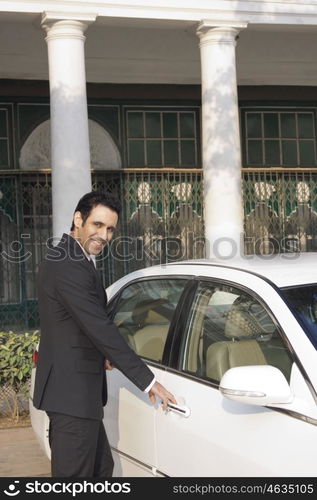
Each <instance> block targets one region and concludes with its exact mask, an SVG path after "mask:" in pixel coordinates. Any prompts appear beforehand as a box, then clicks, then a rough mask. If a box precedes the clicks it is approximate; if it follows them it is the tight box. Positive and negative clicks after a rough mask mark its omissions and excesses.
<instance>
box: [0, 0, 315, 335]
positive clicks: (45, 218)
mask: <svg viewBox="0 0 317 500" xmlns="http://www.w3.org/2000/svg"><path fill="white" fill-rule="evenodd" d="M316 25H317V1H316V0H309V1H308V0H307V1H306V0H305V1H297V2H295V1H293V2H292V1H291V2H290V1H287V2H286V1H275V0H272V1H259V0H258V1H255V0H253V1H248V0H245V1H232V0H216V1H214V2H210V1H207V0H197V1H195V2H194V1H192V0H187V1H186V0H183V1H179V0H174V1H172V2H171V1H169V2H167V1H163V0H161V1H156V2H150V1H147V2H141V1H139V2H136V1H132V0H131V1H130V0H125V2H116V1H112V2H107V1H98V2H95V1H86V2H77V1H73V0H65V1H51V2H39V1H36V0H34V1H27V2H25V1H11V2H7V1H2V2H0V40H1V44H0V222H1V226H0V227H1V242H0V244H1V248H0V252H1V263H0V314H1V326H0V328H5V329H7V328H9V327H15V328H17V329H24V328H26V327H29V328H32V327H36V326H37V321H38V320H37V301H36V298H37V294H36V271H37V267H38V264H39V262H40V261H41V259H42V258H43V255H44V254H45V251H46V246H47V245H49V244H54V241H56V240H57V239H58V238H59V237H60V235H61V234H62V233H63V232H64V231H69V226H70V220H71V217H72V213H73V210H74V207H75V205H76V203H77V201H78V199H79V197H80V196H81V195H82V194H83V193H85V192H87V191H89V190H90V189H91V188H93V189H98V188H102V189H104V188H106V189H108V190H110V191H112V192H115V193H117V194H118V196H119V197H120V198H121V200H122V204H123V214H122V218H121V221H120V228H119V231H118V234H117V235H116V237H115V239H114V241H113V244H112V245H111V248H110V249H109V250H108V252H107V254H105V255H103V256H102V257H101V258H100V260H99V263H98V265H99V267H100V269H101V270H102V271H103V276H104V282H105V285H107V284H109V283H111V282H113V281H114V280H115V279H117V278H119V277H120V276H122V275H123V274H124V273H126V272H129V271H132V270H134V269H137V268H140V267H143V266H145V265H150V264H155V263H161V262H166V261H171V260H177V259H184V258H195V257H203V256H205V255H206V256H208V257H209V256H214V255H220V256H223V257H224V258H228V257H230V256H232V255H236V254H238V253H244V252H245V253H248V254H252V253H262V254H265V255H270V254H271V253H275V252H289V251H294V250H296V251H299V250H300V251H308V250H316V249H317V239H316V227H315V226H316V223H317V196H316V161H317V160H316V108H317V87H316V81H317V56H316V53H315V50H314V47H315V41H316V35H317V26H316Z"/></svg>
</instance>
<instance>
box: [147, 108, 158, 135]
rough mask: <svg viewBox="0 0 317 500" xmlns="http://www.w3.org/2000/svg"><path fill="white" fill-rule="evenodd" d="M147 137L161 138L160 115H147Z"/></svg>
mask: <svg viewBox="0 0 317 500" xmlns="http://www.w3.org/2000/svg"><path fill="white" fill-rule="evenodd" d="M145 137H161V117H160V113H146V114H145Z"/></svg>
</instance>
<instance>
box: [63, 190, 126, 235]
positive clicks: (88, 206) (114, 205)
mask: <svg viewBox="0 0 317 500" xmlns="http://www.w3.org/2000/svg"><path fill="white" fill-rule="evenodd" d="M97 205H103V206H104V207H108V208H110V210H113V211H114V212H116V213H117V214H118V217H119V215H120V212H121V203H120V200H119V199H118V198H116V197H115V196H114V195H113V194H112V193H110V192H108V191H91V192H90V193H86V194H84V196H82V197H81V198H80V200H79V202H78V203H77V207H76V208H75V212H80V213H81V217H82V219H83V224H84V223H85V222H86V220H87V219H88V217H89V215H90V212H91V211H92V209H93V208H95V207H96V206H97ZM75 212H74V213H75ZM74 229H75V224H74V220H73V222H72V225H71V228H70V230H71V231H73V230H74Z"/></svg>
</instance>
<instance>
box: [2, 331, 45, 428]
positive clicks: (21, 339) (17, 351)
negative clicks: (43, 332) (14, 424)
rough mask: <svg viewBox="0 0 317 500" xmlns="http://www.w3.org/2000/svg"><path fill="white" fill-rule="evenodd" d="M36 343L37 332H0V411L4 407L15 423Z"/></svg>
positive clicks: (24, 393) (24, 394) (23, 395)
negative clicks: (0, 407)
mask: <svg viewBox="0 0 317 500" xmlns="http://www.w3.org/2000/svg"><path fill="white" fill-rule="evenodd" d="M38 341H39V332H38V331H35V332H33V333H23V334H18V333H14V332H0V388H1V394H0V403H1V406H2V410H3V406H5V407H6V409H7V412H9V413H10V417H11V418H14V419H15V420H16V421H17V420H18V419H19V416H20V404H19V402H20V399H21V398H23V397H24V398H25V397H26V396H27V392H28V385H29V384H28V382H29V379H30V375H31V371H32V366H33V362H32V355H33V351H34V349H35V347H36V345H37V343H38ZM0 410H1V409H0Z"/></svg>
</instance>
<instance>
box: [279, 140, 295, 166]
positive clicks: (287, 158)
mask: <svg viewBox="0 0 317 500" xmlns="http://www.w3.org/2000/svg"><path fill="white" fill-rule="evenodd" d="M282 153H283V165H297V146H296V141H282Z"/></svg>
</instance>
